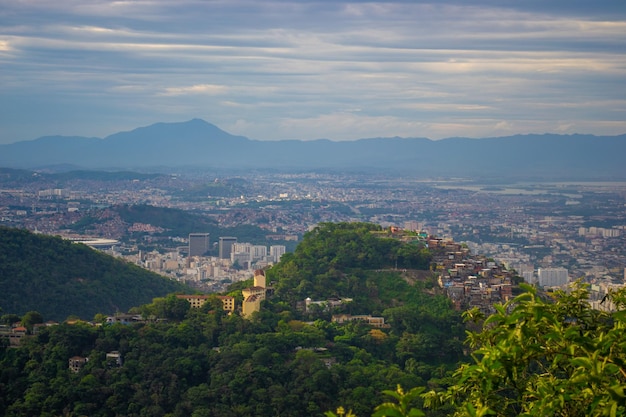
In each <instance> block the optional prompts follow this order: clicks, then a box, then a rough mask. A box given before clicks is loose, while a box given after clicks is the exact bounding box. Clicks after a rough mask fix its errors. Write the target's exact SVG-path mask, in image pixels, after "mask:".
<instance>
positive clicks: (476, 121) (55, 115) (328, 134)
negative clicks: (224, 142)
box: [0, 0, 626, 143]
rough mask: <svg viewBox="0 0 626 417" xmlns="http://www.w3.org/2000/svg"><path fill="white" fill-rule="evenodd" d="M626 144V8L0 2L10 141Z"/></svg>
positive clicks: (6, 137) (518, 0)
mask: <svg viewBox="0 0 626 417" xmlns="http://www.w3.org/2000/svg"><path fill="white" fill-rule="evenodd" d="M192 118H202V119H204V120H206V121H208V122H211V123H213V124H215V125H217V126H218V127H220V128H222V129H224V130H226V131H228V132H230V133H233V134H238V135H245V136H248V137H249V138H252V139H260V140H277V139H316V138H329V139H332V140H350V139H357V138H363V137H386V136H403V137H429V138H432V139H439V138H444V137H451V136H467V137H490V136H504V135H510V134H517V133H544V132H554V133H575V132H576V133H593V134H601V135H615V134H623V133H626V4H625V3H624V0H608V1H607V0H595V1H593V2H592V1H588V0H550V1H547V0H479V1H467V0H465V1H463V0H456V1H455V0H439V1H434V0H432V1H430V2H428V1H419V0H407V1H384V2H383V1H379V2H377V1H367V2H366V1H353V2H344V1H339V0H318V1H303V0H300V1H297V0H274V1H264V0H216V1H213V0H127V1H107V0H88V1H86V0H19V1H18V0H0V143H11V142H16V141H20V140H28V139H34V138H36V137H39V136H43V135H52V134H62V135H81V136H97V137H104V136H106V135H109V134H112V133H116V132H119V131H123V130H131V129H133V128H136V127H139V126H145V125H149V124H152V123H155V122H179V121H185V120H189V119H192Z"/></svg>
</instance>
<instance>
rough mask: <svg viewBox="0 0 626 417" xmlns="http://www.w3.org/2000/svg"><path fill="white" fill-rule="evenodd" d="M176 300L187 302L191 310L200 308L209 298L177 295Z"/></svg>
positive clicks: (195, 295)
mask: <svg viewBox="0 0 626 417" xmlns="http://www.w3.org/2000/svg"><path fill="white" fill-rule="evenodd" d="M176 298H179V299H183V300H187V302H188V303H189V304H190V305H191V308H200V307H202V306H203V305H204V303H206V301H207V300H208V299H209V296H208V295H199V294H179V295H177V296H176Z"/></svg>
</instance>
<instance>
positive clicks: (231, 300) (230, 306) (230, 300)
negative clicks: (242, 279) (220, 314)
mask: <svg viewBox="0 0 626 417" xmlns="http://www.w3.org/2000/svg"><path fill="white" fill-rule="evenodd" d="M217 298H219V299H220V300H222V304H223V305H224V311H228V314H230V313H232V312H234V311H235V297H231V296H230V295H218V296H217Z"/></svg>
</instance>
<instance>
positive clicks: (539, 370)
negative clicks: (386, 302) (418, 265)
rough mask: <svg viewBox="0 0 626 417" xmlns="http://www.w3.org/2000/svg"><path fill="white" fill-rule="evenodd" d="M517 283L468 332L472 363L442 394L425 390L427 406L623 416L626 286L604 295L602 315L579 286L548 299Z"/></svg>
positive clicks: (473, 413)
mask: <svg viewBox="0 0 626 417" xmlns="http://www.w3.org/2000/svg"><path fill="white" fill-rule="evenodd" d="M523 287H524V289H525V290H526V292H525V293H523V294H521V295H519V296H517V297H515V298H514V299H513V300H511V301H509V302H507V303H506V304H504V305H497V306H496V310H497V312H496V313H495V314H493V315H492V316H490V317H489V318H487V319H486V320H485V321H484V325H483V330H482V331H481V332H475V333H471V334H470V335H469V337H468V342H469V344H470V346H471V347H473V348H475V349H476V350H475V351H474V353H473V358H474V363H473V364H465V365H462V366H461V367H460V368H459V369H458V370H457V371H456V374H455V377H456V378H457V383H456V384H455V385H453V386H452V387H450V388H449V389H448V390H447V391H446V392H443V393H435V392H430V393H429V394H428V395H427V398H428V403H430V404H431V405H435V404H437V403H441V402H448V401H449V402H452V403H453V404H455V405H456V406H457V410H458V414H459V415H471V416H480V415H487V414H494V415H498V416H514V415H515V416H517V415H528V416H548V415H550V416H581V417H582V416H616V415H624V414H625V413H626V395H625V393H624V391H625V389H626V310H625V309H624V308H625V307H626V290H625V289H621V290H619V291H617V292H615V293H612V294H610V295H608V296H607V298H606V299H605V302H606V303H607V304H608V303H610V302H611V301H612V302H613V303H614V305H615V306H616V308H617V311H616V312H613V313H609V312H604V311H598V310H594V309H592V308H591V307H590V305H589V303H588V302H587V298H588V292H587V289H586V287H585V286H584V285H582V284H580V283H577V284H575V285H574V286H573V287H572V288H571V291H570V292H569V293H566V292H563V291H559V292H556V293H555V294H554V298H553V299H547V300H546V299H543V298H542V297H540V296H539V294H538V292H537V290H536V289H535V288H533V287H530V286H527V285H524V286H523ZM476 313H477V312H476V311H475V310H473V311H469V312H468V313H467V317H468V318H472V317H475V316H476Z"/></svg>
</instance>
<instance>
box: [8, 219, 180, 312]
mask: <svg viewBox="0 0 626 417" xmlns="http://www.w3.org/2000/svg"><path fill="white" fill-rule="evenodd" d="M0 287H1V288H2V291H0V308H2V311H3V312H4V313H13V314H24V313H26V312H27V311H31V310H34V311H38V312H40V313H41V314H42V315H43V316H44V317H45V318H46V319H51V320H64V319H65V318H67V317H68V316H69V315H76V316H79V317H81V318H82V319H86V320H89V319H92V318H93V317H94V315H95V314H96V313H105V314H107V313H108V314H112V313H115V312H116V311H127V310H128V309H129V308H131V307H134V306H138V305H141V304H144V303H148V302H150V301H151V300H152V299H153V298H154V297H162V296H165V295H166V294H169V293H172V292H175V291H186V290H188V289H187V287H185V286H184V285H182V284H179V283H177V282H175V281H172V280H170V279H168V278H165V277H163V276H160V275H158V274H155V273H153V272H150V271H147V270H145V269H142V268H140V267H138V266H136V265H132V264H130V263H127V262H124V261H122V260H119V259H115V258H113V257H112V256H109V255H106V254H104V253H102V252H98V251H96V250H93V249H91V248H89V247H87V246H85V245H83V244H76V243H72V242H70V241H69V240H64V239H61V238H60V237H56V236H46V235H38V234H33V233H31V232H28V231H26V230H20V229H12V228H7V227H0Z"/></svg>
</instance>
